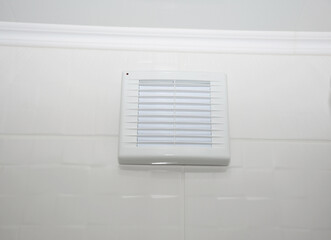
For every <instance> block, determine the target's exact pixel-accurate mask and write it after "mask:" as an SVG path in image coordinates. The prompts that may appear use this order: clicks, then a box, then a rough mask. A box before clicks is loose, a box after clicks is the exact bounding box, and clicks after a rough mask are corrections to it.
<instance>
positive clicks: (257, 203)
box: [245, 199, 279, 228]
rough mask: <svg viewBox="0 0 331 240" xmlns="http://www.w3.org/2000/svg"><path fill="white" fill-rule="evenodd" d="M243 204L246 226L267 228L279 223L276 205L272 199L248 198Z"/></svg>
mask: <svg viewBox="0 0 331 240" xmlns="http://www.w3.org/2000/svg"><path fill="white" fill-rule="evenodd" d="M245 205H246V207H247V218H246V219H247V220H246V221H247V226H250V227H259V228H264V227H265V228H267V227H275V226H278V225H279V216H278V208H277V207H278V206H277V204H276V202H275V201H274V200H270V199H249V200H247V201H246V202H245Z"/></svg>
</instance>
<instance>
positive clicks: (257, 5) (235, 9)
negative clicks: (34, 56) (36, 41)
mask: <svg viewBox="0 0 331 240" xmlns="http://www.w3.org/2000/svg"><path fill="white" fill-rule="evenodd" d="M330 12H331V3H330V1H328V0H291V1H288V0H278V1H274V0H250V1H246V0H236V1H228V0H191V1H185V0H167V1H162V0H153V1H151V0H124V1H123V0H108V1H104V0H95V1H90V0H81V1H79V2H77V1H75V0H57V1H52V0H43V1H39V0H28V1H26V0H24V1H23V0H0V21H14V22H34V23H48V24H73V25H97V26H121V27H156V28H191V29H192V28H194V29H223V30H250V31H329V32H330V31H331V22H330V17H329V13H330Z"/></svg>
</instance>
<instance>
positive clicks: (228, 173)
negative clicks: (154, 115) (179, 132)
mask: <svg viewBox="0 0 331 240" xmlns="http://www.w3.org/2000/svg"><path fill="white" fill-rule="evenodd" d="M330 66H331V56H290V55H273V56H272V55H230V54H227V55H222V54H193V53H192V54H190V53H161V52H139V51H136V52H135V51H132V52H129V51H106V50H104V51H102V50H79V49H75V50H72V49H47V48H19V47H16V48H15V47H5V46H2V47H0V239H1V240H45V239H47V240H59V239H61V240H67V239H68V240H69V239H70V240H90V239H91V240H92V239H93V240H99V239H100V240H106V239H107V240H109V239H115V240H116V239H120V240H121V239H124V240H130V239H135V240H137V239H144V240H146V239H147V240H152V239H153V240H161V239H162V240H163V239H164V240H165V239H176V240H184V239H186V240H204V239H208V240H213V239H217V240H218V239H225V240H244V239H245V240H248V239H252V240H265V239H268V240H280V239H284V240H313V239H314V240H329V239H331V207H330V206H331V205H330V204H331V106H330V102H329V97H330V96H329V92H330V77H331V67H330ZM124 70H179V71H192V70H194V71H219V72H225V73H226V74H227V75H228V85H229V111H230V134H231V153H232V160H231V164H230V166H229V167H228V168H224V167H180V166H172V167H150V166H140V167H130V166H119V165H118V163H117V136H118V123H119V106H120V86H121V72H122V71H124Z"/></svg>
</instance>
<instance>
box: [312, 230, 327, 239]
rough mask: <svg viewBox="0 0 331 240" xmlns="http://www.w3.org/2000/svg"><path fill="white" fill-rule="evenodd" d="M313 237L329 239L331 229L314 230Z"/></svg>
mask: <svg viewBox="0 0 331 240" xmlns="http://www.w3.org/2000/svg"><path fill="white" fill-rule="evenodd" d="M312 237H313V238H312V239H320V240H328V239H330V238H331V231H330V230H313V231H312Z"/></svg>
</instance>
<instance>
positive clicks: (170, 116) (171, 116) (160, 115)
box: [126, 114, 224, 119]
mask: <svg viewBox="0 0 331 240" xmlns="http://www.w3.org/2000/svg"><path fill="white" fill-rule="evenodd" d="M126 116H128V117H138V116H139V117H151V118H153V117H156V118H157V117H162V118H183V117H187V118H210V119H212V118H224V117H222V116H200V115H198V114H197V115H178V114H176V115H162V114H159V115H148V114H139V115H138V114H132V115H126Z"/></svg>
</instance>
